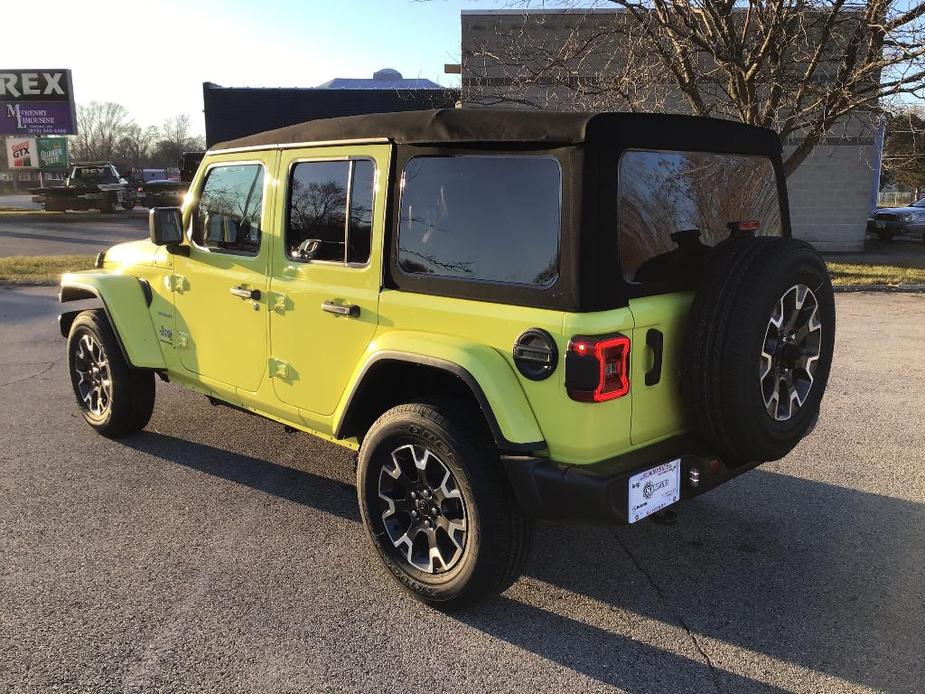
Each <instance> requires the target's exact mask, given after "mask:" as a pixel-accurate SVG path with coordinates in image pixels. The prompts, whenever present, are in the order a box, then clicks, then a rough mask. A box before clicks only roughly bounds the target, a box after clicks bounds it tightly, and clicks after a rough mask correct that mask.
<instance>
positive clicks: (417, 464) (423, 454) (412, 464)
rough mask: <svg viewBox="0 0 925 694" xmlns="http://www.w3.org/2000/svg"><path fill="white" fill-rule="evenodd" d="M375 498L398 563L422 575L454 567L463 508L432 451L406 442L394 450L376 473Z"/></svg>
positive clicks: (462, 544) (462, 542)
mask: <svg viewBox="0 0 925 694" xmlns="http://www.w3.org/2000/svg"><path fill="white" fill-rule="evenodd" d="M379 498H380V499H381V500H382V501H383V504H384V506H385V509H384V510H383V512H382V523H383V525H384V527H385V532H386V534H387V535H388V539H389V541H390V542H391V544H392V546H393V547H394V549H395V552H396V554H397V558H398V559H400V560H403V561H406V562H407V563H408V564H410V565H411V566H413V567H414V568H416V569H418V570H419V571H423V572H424V573H428V574H440V573H444V572H446V571H449V570H450V569H452V568H453V567H454V566H456V564H457V563H458V562H459V559H460V558H461V557H462V555H463V552H464V551H465V548H466V537H467V534H468V524H467V515H466V504H465V501H464V500H463V497H462V493H461V492H460V490H459V488H458V486H457V484H456V480H455V478H454V477H453V473H452V472H450V470H449V468H448V467H447V466H446V465H444V464H443V461H441V460H440V458H439V457H438V456H437V455H436V454H435V453H434V452H433V451H431V450H430V449H429V448H425V447H423V446H419V445H415V444H410V443H409V444H405V445H402V446H399V447H398V448H395V449H394V450H393V451H392V452H391V461H390V462H389V463H386V464H385V465H383V466H382V468H381V469H380V471H379Z"/></svg>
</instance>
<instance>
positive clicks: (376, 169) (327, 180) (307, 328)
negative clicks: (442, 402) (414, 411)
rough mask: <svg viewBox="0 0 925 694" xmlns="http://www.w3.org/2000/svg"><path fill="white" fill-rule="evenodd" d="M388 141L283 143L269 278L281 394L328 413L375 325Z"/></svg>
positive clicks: (276, 383)
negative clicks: (304, 146)
mask: <svg viewBox="0 0 925 694" xmlns="http://www.w3.org/2000/svg"><path fill="white" fill-rule="evenodd" d="M390 151H391V146H390V145H360V146H356V145H355V146H350V147H321V148H314V149H308V150H285V151H283V153H282V160H281V162H280V179H281V182H280V187H281V188H282V190H283V194H282V195H281V196H280V200H281V202H282V204H283V205H284V209H283V210H282V214H281V215H280V216H281V218H282V228H281V230H280V243H279V244H278V247H277V249H276V250H275V251H274V253H273V259H272V262H271V268H272V278H271V286H270V290H271V291H270V302H271V303H270V307H269V308H270V348H271V362H270V364H271V374H272V375H273V377H274V380H273V387H274V390H275V392H276V395H277V397H279V399H280V400H282V401H283V402H285V403H287V404H290V405H294V406H296V407H299V408H302V409H304V410H308V411H309V412H312V413H316V414H320V415H329V414H331V413H332V412H334V409H335V408H336V406H337V403H338V402H339V401H340V398H341V395H342V394H343V392H344V389H345V388H346V385H347V381H348V380H349V378H350V376H351V374H352V373H353V370H354V369H355V368H356V365H357V363H358V362H359V360H360V357H361V356H362V355H363V353H364V351H365V350H366V347H367V345H368V344H369V342H370V340H372V337H373V335H374V334H375V332H376V327H377V325H378V320H379V289H380V286H381V278H382V246H383V241H382V239H383V230H384V211H385V196H386V191H387V190H388V186H387V181H388V172H389V157H390Z"/></svg>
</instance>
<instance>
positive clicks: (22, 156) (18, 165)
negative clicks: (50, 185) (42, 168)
mask: <svg viewBox="0 0 925 694" xmlns="http://www.w3.org/2000/svg"><path fill="white" fill-rule="evenodd" d="M6 161H7V164H8V165H9V167H10V168H11V169H13V170H15V171H22V170H23V169H37V168H39V156H38V146H37V145H36V142H35V138H34V137H8V138H6Z"/></svg>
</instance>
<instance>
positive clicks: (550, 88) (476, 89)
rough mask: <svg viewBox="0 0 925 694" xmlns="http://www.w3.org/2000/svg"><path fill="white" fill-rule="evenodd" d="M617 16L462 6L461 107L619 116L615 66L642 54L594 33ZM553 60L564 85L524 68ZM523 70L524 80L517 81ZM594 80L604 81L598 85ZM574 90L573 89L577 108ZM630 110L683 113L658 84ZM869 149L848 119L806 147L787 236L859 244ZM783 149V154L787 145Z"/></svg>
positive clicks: (866, 126) (844, 247)
mask: <svg viewBox="0 0 925 694" xmlns="http://www.w3.org/2000/svg"><path fill="white" fill-rule="evenodd" d="M621 16H625V15H623V14H622V13H621V12H620V11H619V10H608V9H598V10H590V11H589V10H581V11H577V10H575V11H565V10H530V11H529V12H526V13H525V12H524V11H523V10H488V11H485V10H463V12H462V65H461V77H462V79H461V82H462V84H461V87H462V91H461V100H462V105H463V107H469V108H475V107H479V106H491V105H497V106H501V107H520V108H535V107H541V108H552V109H557V110H571V109H579V108H580V109H581V110H627V109H626V107H625V106H621V105H620V104H621V101H620V98H622V97H620V98H615V93H620V94H625V93H627V92H628V91H629V92H631V91H632V87H633V85H632V82H631V80H629V79H628V78H627V75H625V74H623V66H625V65H628V64H629V63H630V61H633V60H644V59H645V56H639V55H633V54H631V50H630V49H628V48H627V46H626V45H625V44H624V43H622V42H620V41H619V40H617V39H615V38H614V35H613V33H612V32H607V31H602V29H603V28H604V27H605V26H606V25H607V24H608V23H609V24H611V25H612V24H613V23H614V22H619V21H621V19H620V18H621ZM589 39H593V41H594V42H593V43H590V42H589ZM588 45H593V49H590V50H589V49H587V46H588ZM551 58H552V59H553V60H552V61H551V60H550V59H551ZM556 60H560V61H561V62H563V63H568V64H569V70H568V71H564V72H567V73H570V74H567V76H566V78H565V79H567V80H568V83H567V84H563V72H560V73H559V74H555V73H554V72H550V73H549V74H548V75H547V74H540V75H538V74H537V73H536V72H531V71H530V70H531V68H530V67H529V66H530V65H531V64H532V65H539V64H548V63H550V62H555V61H556ZM528 73H529V75H530V76H529V79H524V75H525V74H528ZM627 74H628V71H627ZM601 75H607V76H608V79H612V80H613V83H612V84H602V83H601ZM621 80H622V82H621ZM576 90H580V91H582V97H581V104H580V105H579V104H577V103H576V102H577V99H576V96H575V94H576ZM627 103H628V102H627ZM636 104H637V108H638V107H639V105H640V104H642V107H643V109H649V110H652V109H654V108H660V109H664V110H667V111H669V112H679V113H684V112H686V111H687V108H686V104H685V102H684V101H683V99H682V98H681V97H680V95H679V94H678V93H677V92H676V91H675V90H673V88H672V87H671V85H670V83H669V82H668V81H667V80H666V81H665V82H664V83H663V86H662V88H661V89H660V90H659V89H656V90H654V93H653V90H647V92H646V94H645V95H639V98H638V100H637V101H636ZM879 143H880V138H879V137H877V131H876V127H875V125H874V124H873V123H872V122H869V121H862V120H859V119H854V120H852V121H851V122H847V123H844V124H841V125H840V126H839V127H838V128H837V135H836V134H834V133H833V136H832V137H829V138H828V139H827V140H826V141H825V142H824V143H822V144H820V145H818V146H817V147H816V148H815V150H814V151H813V153H812V154H811V155H810V156H809V157H808V158H807V159H806V160H805V161H804V162H803V163H802V164H801V165H800V167H799V168H798V169H797V171H796V172H795V173H794V174H793V175H791V176H790V178H789V179H788V191H789V197H790V210H791V218H792V225H793V233H794V236H796V237H798V238H802V239H806V240H807V241H810V242H812V243H813V244H814V245H815V246H816V247H817V248H819V249H820V250H827V251H853V250H860V249H861V248H862V247H863V243H864V238H865V233H866V224H867V217H868V215H869V213H870V211H871V209H872V208H873V207H874V205H875V201H876V190H877V184H878V178H879V173H878V171H877V168H878V161H879V148H880V144H879ZM784 145H785V148H784V154H785V156H786V155H787V153H788V149H790V145H789V143H786V142H785V143H784Z"/></svg>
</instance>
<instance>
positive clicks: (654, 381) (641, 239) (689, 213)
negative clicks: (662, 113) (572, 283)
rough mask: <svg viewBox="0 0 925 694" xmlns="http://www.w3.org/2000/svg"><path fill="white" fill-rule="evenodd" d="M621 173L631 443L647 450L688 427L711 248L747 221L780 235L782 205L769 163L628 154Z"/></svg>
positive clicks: (735, 157) (749, 158)
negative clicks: (689, 334) (694, 341)
mask: <svg viewBox="0 0 925 694" xmlns="http://www.w3.org/2000/svg"><path fill="white" fill-rule="evenodd" d="M619 166H620V168H619V181H618V185H619V204H618V213H617V214H618V227H619V251H620V264H621V267H622V270H623V276H624V280H626V282H627V283H628V284H629V286H630V291H631V295H632V296H634V297H635V298H632V299H630V301H629V308H630V310H631V311H632V313H633V320H634V323H635V326H634V328H633V340H632V344H633V358H632V362H631V365H630V370H631V371H630V372H631V378H632V381H631V382H632V392H633V416H632V425H631V431H630V438H631V441H632V443H633V444H634V445H640V444H645V443H650V442H653V441H655V440H659V439H663V438H668V437H670V436H673V435H675V434H680V433H682V432H683V431H684V430H685V428H686V426H687V423H686V420H685V412H684V405H683V401H682V398H681V392H680V374H681V369H682V366H683V360H684V352H683V349H684V339H685V330H686V325H687V315H688V313H689V311H690V305H691V302H692V301H693V295H694V287H695V285H696V284H697V281H698V278H699V276H700V272H701V270H702V268H703V267H704V263H705V262H706V260H707V258H708V257H709V254H710V252H711V248H712V247H713V246H715V245H716V244H718V243H721V242H723V241H725V240H726V239H728V238H729V235H730V233H731V230H732V228H738V226H739V223H741V222H745V221H748V222H751V223H752V224H750V225H749V227H750V228H751V227H753V226H754V225H755V224H757V232H756V233H757V234H759V235H768V236H780V235H781V217H780V202H779V199H778V194H777V179H776V174H775V171H774V167H773V164H772V162H771V160H770V159H769V158H768V157H766V156H757V155H742V154H725V153H718V152H688V151H674V150H642V149H638V150H634V149H630V150H627V151H625V152H624V153H623V154H622V156H621V158H620V165H619ZM756 349H757V348H756ZM757 354H758V353H757V352H756V357H755V358H756V364H757V363H758V362H757V360H758V356H757ZM756 369H757V367H756Z"/></svg>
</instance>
